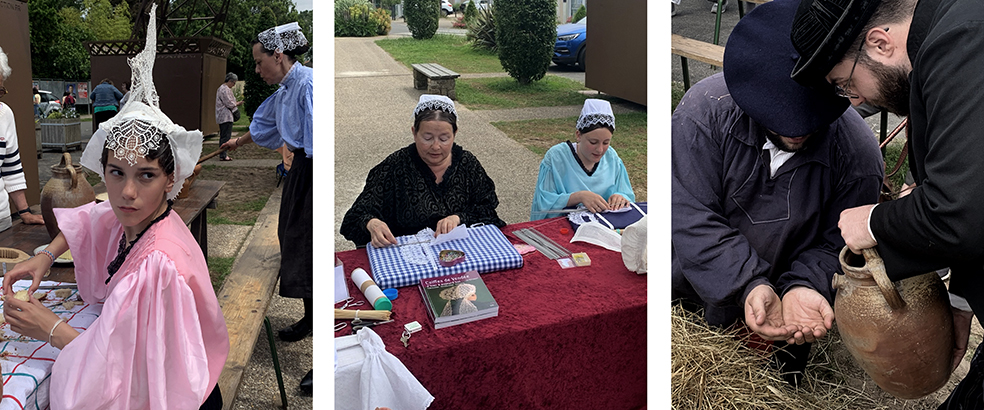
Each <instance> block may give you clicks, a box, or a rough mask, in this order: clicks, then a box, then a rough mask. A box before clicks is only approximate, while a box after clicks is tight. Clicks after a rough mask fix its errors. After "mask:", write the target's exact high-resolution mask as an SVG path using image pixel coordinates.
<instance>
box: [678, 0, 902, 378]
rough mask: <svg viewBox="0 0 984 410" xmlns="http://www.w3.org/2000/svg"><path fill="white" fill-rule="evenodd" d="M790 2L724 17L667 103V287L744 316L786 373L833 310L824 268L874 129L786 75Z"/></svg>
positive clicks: (798, 371)
mask: <svg viewBox="0 0 984 410" xmlns="http://www.w3.org/2000/svg"><path fill="white" fill-rule="evenodd" d="M797 4H798V2H797V1H796V0H775V1H772V2H770V3H766V4H763V5H760V6H759V7H756V8H755V10H754V11H753V12H751V13H749V14H748V15H747V16H745V18H743V19H742V20H741V21H740V22H739V23H738V24H737V25H736V26H735V28H734V30H733V31H732V33H731V36H730V37H729V39H728V43H727V47H726V48H725V52H724V73H723V74H715V75H713V76H710V77H708V78H706V79H704V80H702V81H700V82H698V83H697V84H696V85H694V86H693V87H692V88H691V89H690V90H689V91H688V92H687V94H686V95H684V97H683V99H681V101H680V105H679V106H678V107H677V108H676V110H675V111H674V113H673V129H672V134H673V142H672V147H671V148H672V152H673V153H672V155H673V162H672V169H673V172H672V175H673V180H672V195H673V198H672V204H673V205H672V206H673V212H672V213H673V214H672V243H673V257H672V260H673V265H672V280H673V298H674V299H675V300H676V299H682V300H685V301H690V302H695V303H697V304H699V305H701V306H702V307H703V308H704V314H705V318H706V319H707V321H708V322H709V323H710V324H712V325H721V326H728V325H730V324H732V323H735V322H736V321H739V320H741V319H744V323H745V325H747V326H748V328H749V330H751V331H753V332H755V333H756V334H757V335H759V336H760V337H762V338H764V339H766V340H775V341H781V342H780V343H779V344H780V345H782V344H783V342H784V343H788V345H785V346H778V347H781V348H782V349H780V350H779V351H782V352H789V353H790V354H791V355H792V356H794V358H790V357H785V358H783V357H778V358H777V359H778V361H779V364H780V365H784V368H782V369H781V370H782V372H783V373H784V374H783V377H784V378H785V379H786V380H787V381H789V382H790V383H793V384H796V383H797V382H798V380H799V378H800V377H802V370H803V369H804V368H805V366H806V359H807V357H808V355H809V343H812V342H813V341H815V340H817V339H819V338H822V337H824V336H825V335H826V334H827V330H829V329H830V327H831V325H832V321H833V311H832V309H831V305H832V303H833V295H834V292H833V290H832V289H831V286H830V281H831V278H832V276H833V274H834V272H835V271H836V270H837V268H838V266H839V263H838V252H839V251H840V250H841V249H842V248H843V246H844V241H843V240H842V239H841V236H840V231H839V230H838V228H837V220H838V216H839V215H840V213H841V211H843V210H844V209H847V208H851V207H855V206H858V205H862V204H871V203H875V202H876V201H877V199H878V192H879V187H880V184H881V180H882V175H883V172H884V171H883V166H882V162H881V153H880V152H879V150H878V142H877V140H876V138H875V136H874V134H873V132H872V131H871V129H870V128H869V127H868V125H867V124H866V123H865V122H864V120H863V119H861V117H860V116H859V115H858V113H857V112H855V111H854V110H848V109H847V108H848V103H847V101H846V100H844V99H843V98H839V97H837V96H834V95H831V94H829V93H823V92H818V91H816V90H813V89H811V88H808V87H803V86H801V85H799V84H798V83H796V82H795V81H793V80H792V79H790V78H789V71H790V70H791V69H792V67H793V65H794V64H795V62H796V58H797V57H798V55H797V54H796V52H795V50H794V49H793V46H792V44H791V43H790V42H789V41H788V38H789V27H790V25H791V22H792V18H793V14H794V12H795V11H796V6H797Z"/></svg>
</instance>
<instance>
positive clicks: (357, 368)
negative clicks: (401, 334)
mask: <svg viewBox="0 0 984 410" xmlns="http://www.w3.org/2000/svg"><path fill="white" fill-rule="evenodd" d="M335 354H336V360H337V364H336V368H335V409H336V410H349V409H353V410H373V409H375V408H376V407H389V408H391V409H400V410H423V409H426V408H427V407H429V406H430V404H431V402H432V401H434V396H432V395H431V394H430V393H429V392H428V391H427V389H426V388H424V386H423V385H421V384H420V382H419V381H417V378H416V377H414V375H413V373H410V370H407V367H406V366H404V365H403V362H401V361H400V359H397V358H396V356H393V354H391V353H389V352H387V351H386V345H385V344H383V339H381V338H380V337H379V335H377V334H376V332H373V330H372V329H371V328H363V329H362V330H359V332H358V333H357V334H355V335H352V336H343V337H339V338H335Z"/></svg>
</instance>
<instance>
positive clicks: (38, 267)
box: [3, 253, 51, 300]
mask: <svg viewBox="0 0 984 410" xmlns="http://www.w3.org/2000/svg"><path fill="white" fill-rule="evenodd" d="M48 268H51V259H50V258H48V255H46V254H44V253H39V254H37V255H34V256H33V257H32V258H31V259H28V260H26V261H24V262H21V263H18V264H17V266H14V268H13V269H11V270H10V271H9V272H7V274H6V275H4V278H3V294H4V295H5V296H6V297H7V299H8V300H9V299H13V298H14V290H13V286H14V282H17V281H18V280H21V279H23V278H25V277H30V278H31V280H32V282H33V283H31V287H30V289H28V291H29V292H30V293H34V291H35V290H37V289H38V285H40V284H41V278H43V277H44V274H45V272H47V271H48Z"/></svg>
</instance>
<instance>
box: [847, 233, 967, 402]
mask: <svg viewBox="0 0 984 410" xmlns="http://www.w3.org/2000/svg"><path fill="white" fill-rule="evenodd" d="M840 263H841V266H842V267H843V270H844V274H843V275H841V274H835V275H834V279H833V287H834V289H836V290H837V296H836V298H835V300H834V314H835V315H836V318H837V329H838V330H839V332H840V335H841V338H842V339H843V341H844V345H845V346H846V347H847V350H848V351H849V352H851V356H853V357H854V360H855V361H856V362H857V363H858V364H859V365H860V366H861V368H862V369H864V371H865V373H867V374H868V376H870V377H871V378H872V379H873V380H874V381H875V384H877V385H878V387H881V388H882V390H885V391H887V392H889V393H891V394H892V395H894V396H896V397H898V398H901V399H916V398H920V397H923V396H926V395H927V394H930V393H932V392H934V391H936V390H938V389H939V388H940V387H943V385H944V384H946V382H947V380H949V378H950V366H951V364H952V360H953V346H954V341H953V314H952V313H951V312H950V301H949V297H948V296H947V290H946V286H945V285H943V281H942V280H940V277H939V276H938V275H937V274H936V272H930V273H926V274H923V275H919V276H914V277H911V278H908V279H903V280H900V281H897V282H892V281H891V280H890V279H889V278H888V275H887V274H886V273H885V264H884V262H883V261H882V259H881V257H879V256H878V252H877V251H875V250H874V249H865V250H864V251H863V256H862V255H857V254H854V253H853V252H851V251H850V249H848V248H847V247H845V248H844V249H843V250H841V253H840Z"/></svg>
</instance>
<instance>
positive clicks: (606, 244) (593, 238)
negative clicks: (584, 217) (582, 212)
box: [571, 222, 622, 252]
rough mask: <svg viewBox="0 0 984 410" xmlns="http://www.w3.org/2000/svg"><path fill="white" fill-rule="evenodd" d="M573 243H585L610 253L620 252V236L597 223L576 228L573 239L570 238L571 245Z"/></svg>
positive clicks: (589, 223)
mask: <svg viewBox="0 0 984 410" xmlns="http://www.w3.org/2000/svg"><path fill="white" fill-rule="evenodd" d="M575 241H578V242H587V243H590V244H594V245H598V246H600V247H602V248H605V249H608V250H611V251H615V252H622V235H619V234H618V233H615V231H613V230H611V229H609V228H608V227H607V226H605V225H602V224H600V223H598V222H588V223H584V224H581V226H580V227H578V228H577V232H574V237H573V238H571V243H574V242H575Z"/></svg>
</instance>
